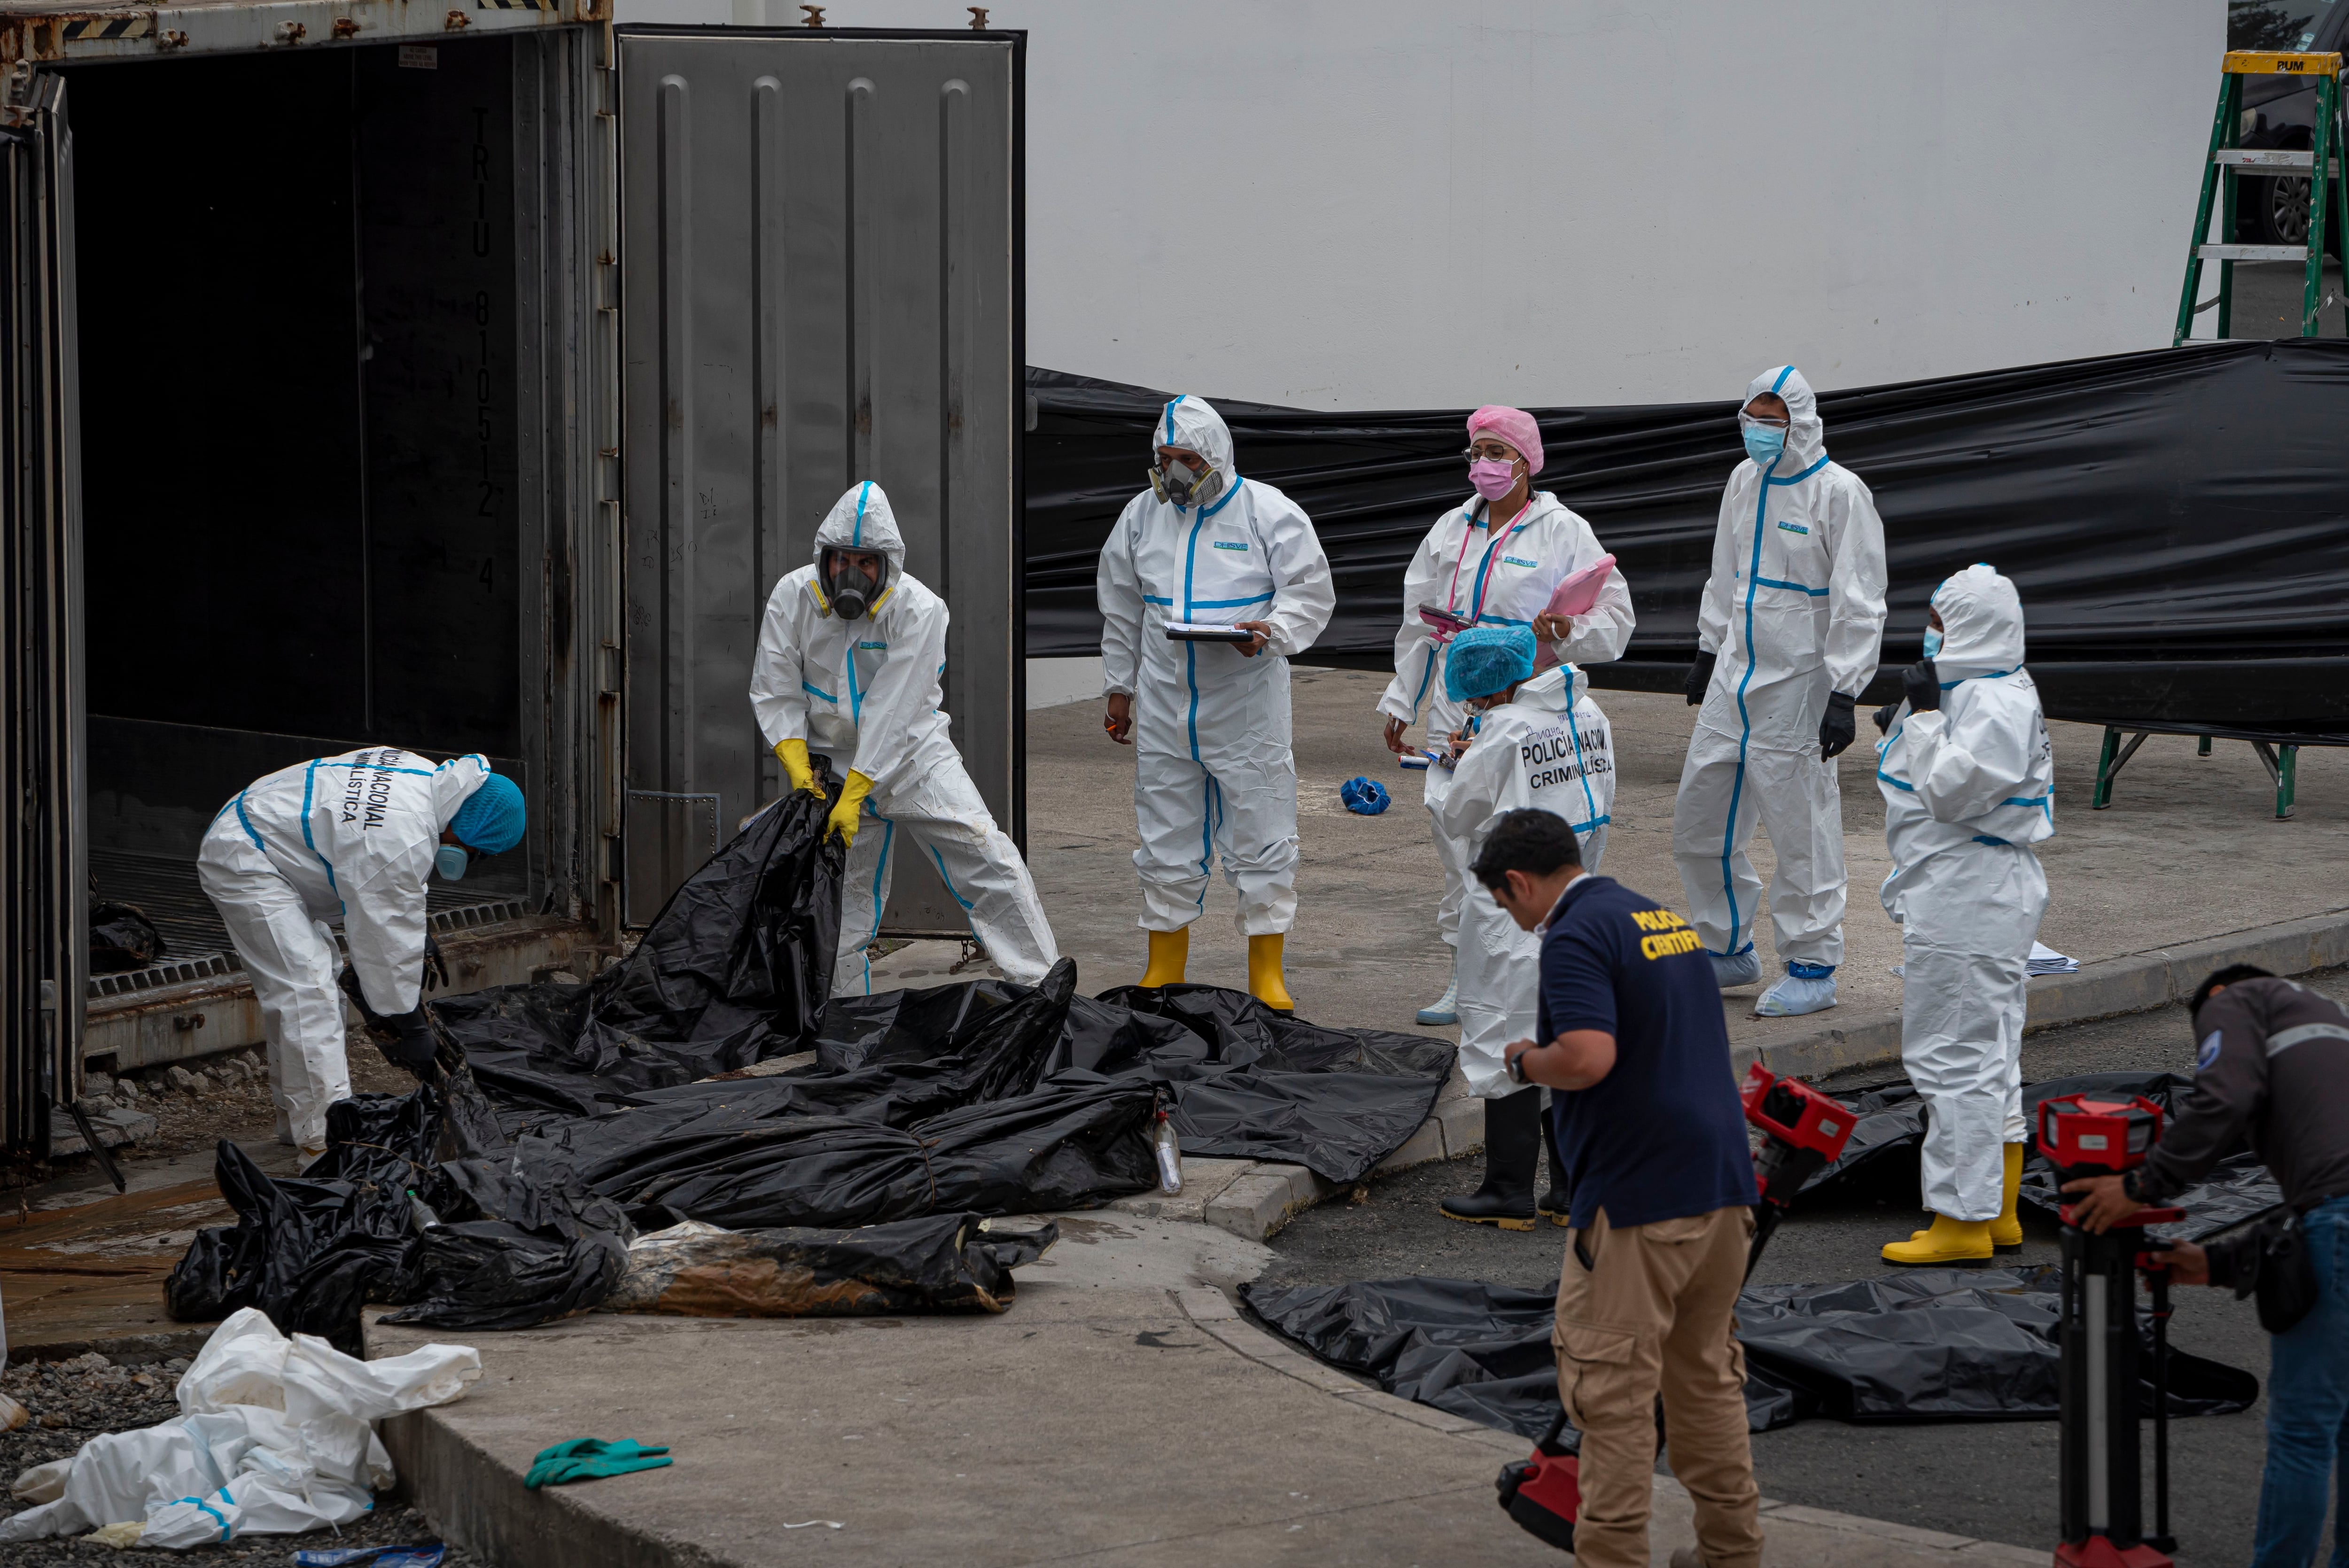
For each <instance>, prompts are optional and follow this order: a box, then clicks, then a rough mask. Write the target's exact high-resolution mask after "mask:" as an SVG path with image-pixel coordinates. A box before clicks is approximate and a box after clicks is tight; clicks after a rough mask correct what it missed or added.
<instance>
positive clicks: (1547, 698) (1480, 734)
mask: <svg viewBox="0 0 2349 1568" xmlns="http://www.w3.org/2000/svg"><path fill="white" fill-rule="evenodd" d="M1614 804H1615V744H1614V738H1613V736H1612V734H1611V733H1610V732H1609V728H1608V725H1607V716H1606V715H1605V714H1603V713H1601V712H1599V705H1598V704H1597V703H1595V702H1593V701H1592V700H1591V699H1590V696H1589V682H1588V679H1586V678H1585V676H1583V674H1582V672H1581V671H1580V670H1579V669H1578V668H1576V667H1575V666H1574V665H1566V666H1564V667H1563V668H1559V669H1551V670H1545V671H1544V672H1543V673H1542V674H1540V675H1537V676H1534V678H1533V679H1531V680H1529V681H1527V682H1526V683H1525V684H1524V685H1523V686H1519V687H1518V688H1517V692H1516V696H1515V697H1514V698H1513V699H1512V700H1510V701H1508V702H1506V703H1503V704H1502V705H1501V706H1499V707H1495V708H1489V709H1487V710H1486V711H1485V713H1484V715H1483V716H1482V718H1481V720H1480V722H1479V724H1478V726H1477V729H1476V735H1475V739H1474V740H1473V741H1471V742H1470V743H1469V747H1468V750H1467V753H1466V754H1465V755H1464V756H1463V757H1462V758H1460V766H1459V768H1458V769H1455V770H1454V773H1453V775H1452V787H1451V789H1449V790H1447V791H1446V792H1445V793H1444V796H1443V798H1442V799H1440V800H1439V801H1438V802H1437V803H1436V805H1435V806H1434V808H1433V810H1434V813H1435V827H1436V831H1437V833H1438V834H1440V835H1442V836H1444V837H1447V838H1450V839H1452V840H1453V841H1455V842H1457V843H1459V844H1461V845H1463V846H1464V848H1465V850H1466V862H1473V861H1475V858H1476V852H1477V851H1479V850H1481V849H1482V848H1483V847H1484V844H1485V834H1486V833H1488V832H1490V831H1491V830H1492V826H1493V823H1494V821H1495V819H1497V818H1498V817H1499V816H1500V815H1501V813H1502V812H1504V811H1515V810H1520V809H1522V808H1527V807H1530V808H1532V809H1534V810H1542V811H1548V812H1550V813H1551V814H1552V815H1554V816H1558V817H1563V818H1565V819H1566V820H1567V822H1568V825H1570V826H1571V827H1572V828H1573V829H1574V837H1575V840H1576V841H1577V843H1578V844H1579V845H1580V847H1581V850H1582V863H1583V865H1584V866H1585V867H1587V868H1588V870H1590V871H1593V872H1596V871H1597V870H1598V869H1599V857H1600V856H1601V855H1603V854H1604V853H1605V852H1606V849H1607V823H1608V819H1609V813H1610V812H1611V811H1612V810H1613V809H1614ZM1456 963H1457V965H1458V968H1457V970H1456V971H1455V973H1456V974H1457V975H1458V978H1459V983H1460V996H1459V1007H1460V1073H1461V1076H1462V1077H1463V1078H1465V1079H1466V1080H1467V1082H1468V1089H1469V1092H1470V1093H1472V1094H1475V1095H1479V1096H1482V1097H1483V1098H1485V1099H1499V1098H1501V1097H1502V1096H1504V1095H1508V1094H1514V1093H1516V1091H1517V1090H1518V1089H1519V1088H1522V1087H1523V1086H1522V1085H1519V1084H1514V1083H1511V1082H1510V1081H1509V1075H1508V1069H1507V1065H1506V1062H1505V1060H1504V1059H1503V1056H1502V1053H1503V1051H1504V1049H1505V1048H1506V1047H1507V1046H1508V1044H1509V1042H1510V1041H1512V1040H1529V1039H1532V1038H1533V1037H1534V1027H1535V1015H1536V1011H1537V1006H1538V1004H1539V1001H1540V991H1541V938H1540V937H1538V936H1537V935H1535V934H1533V933H1532V932H1530V931H1521V930H1519V929H1518V928H1517V923H1516V921H1515V920H1513V919H1511V918H1510V917H1509V914H1508V913H1507V912H1506V910H1504V909H1502V908H1501V906H1500V905H1499V904H1497V903H1494V902H1493V896H1492V894H1490V893H1489V892H1485V890H1484V889H1483V888H1481V887H1480V888H1478V889H1477V890H1476V891H1475V892H1472V893H1470V894H1469V895H1468V898H1467V901H1466V903H1464V905H1463V906H1462V908H1461V912H1460V944H1459V953H1458V955H1457V959H1456Z"/></svg>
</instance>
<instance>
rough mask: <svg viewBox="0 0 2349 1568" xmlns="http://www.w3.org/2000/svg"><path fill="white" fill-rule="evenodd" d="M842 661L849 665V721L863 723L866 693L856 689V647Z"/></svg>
mask: <svg viewBox="0 0 2349 1568" xmlns="http://www.w3.org/2000/svg"><path fill="white" fill-rule="evenodd" d="M840 662H841V663H842V664H843V665H847V666H848V718H849V722H850V723H852V724H862V723H863V722H864V693H863V692H861V691H858V690H857V689H856V650H855V649H854V647H852V648H850V649H848V650H847V654H846V656H845V657H843V659H842V660H841V661H840ZM801 684H802V685H805V684H806V683H805V682H802V683H801Z"/></svg>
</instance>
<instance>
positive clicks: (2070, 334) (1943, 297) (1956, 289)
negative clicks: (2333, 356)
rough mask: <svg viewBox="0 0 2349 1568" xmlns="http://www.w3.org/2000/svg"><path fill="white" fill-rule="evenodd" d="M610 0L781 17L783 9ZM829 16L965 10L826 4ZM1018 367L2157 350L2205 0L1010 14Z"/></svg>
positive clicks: (1369, 387)
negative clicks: (1017, 172)
mask: <svg viewBox="0 0 2349 1568" xmlns="http://www.w3.org/2000/svg"><path fill="white" fill-rule="evenodd" d="M617 3H618V15H619V19H620V20H622V21H624V22H626V21H671V22H729V21H737V20H740V21H746V22H760V21H772V22H775V23H779V24H780V23H786V22H788V23H793V24H795V23H797V22H798V21H799V19H800V12H799V7H798V6H797V5H795V4H784V3H783V0H617ZM824 10H825V18H826V21H827V23H828V24H829V25H831V26H922V27H930V28H938V27H960V26H968V20H969V18H968V10H967V8H966V7H965V6H964V5H949V4H946V3H945V0H830V3H828V4H827V5H825V7H824ZM989 11H990V15H991V20H992V24H993V25H994V26H1000V27H1023V28H1026V29H1028V31H1029V57H1028V58H1029V88H1028V177H1029V185H1028V191H1029V198H1028V225H1029V226H1028V239H1029V248H1028V284H1029V316H1028V358H1029V362H1030V364H1034V365H1041V366H1051V367H1052V368H1055V369H1060V370H1069V371H1075V372H1079V373H1081V374H1085V375H1092V376H1101V377H1110V378H1112V379H1115V380H1121V381H1132V382H1139V383H1143V384H1145V385H1148V386H1154V387H1168V388H1177V389H1179V388H1186V387H1187V388H1191V389H1195V390H1197V391H1202V392H1206V393H1210V394H1222V395H1225V396H1227V397H1247V398H1256V399H1261V400H1264V401H1268V402H1275V403H1292V404H1299V405H1305V406H1313V407H1353V408H1371V407H1444V406H1447V405H1454V406H1457V405H1469V404H1475V403H1480V402H1511V403H1519V404H1576V403H1583V404H1594V403H1617V402H1627V403H1628V402H1656V401H1670V400H1676V399H1682V398H1700V397H1708V398H1712V397H1733V396H1735V395H1737V394H1738V393H1740V392H1742V391H1743V389H1744V385H1745V382H1746V381H1747V379H1748V378H1749V377H1752V376H1753V375H1754V374H1755V373H1756V372H1757V371H1759V370H1761V369H1762V368H1764V366H1770V365H1775V364H1779V363H1783V362H1785V361H1786V360H1789V359H1791V360H1793V361H1794V362H1795V364H1797V365H1799V366H1802V367H1803V369H1804V372H1805V373H1806V375H1807V376H1808V377H1810V379H1811V381H1812V382H1813V384H1814V385H1816V386H1818V387H1850V386H1857V385H1864V384H1868V383H1871V382H1882V381H1893V380H1902V379H1907V378H1909V377H1925V376H1940V375H1949V374H1953V373H1959V372H1964V371H1969V370H1980V369H1988V368H1993V367H1997V366H2009V365H2018V364H2027V363H2032V362H2035V361H2042V360H2052V359H2062V358H2067V357H2072V356H2081V355H2092V354H2108V353H2115V352H2119V351H2122V350H2127V349H2136V348H2148V347H2154V346H2161V345H2165V344H2167V343H2168V341H2169V332H2170V324H2171V320H2172V317H2173V316H2174V315H2175V312H2176V310H2177V301H2178V284H2179V282H2180V278H2181V273H2182V271H2183V266H2184V252H2185V241H2186V235H2187V231H2188V230H2189V228H2190V227H2191V225H2192V214H2193V205H2194V200H2195V190H2196V181H2197V178H2198V175H2199V160H2200V158H2201V156H2202V152H2203V149H2204V146H2205V144H2206V141H2207V138H2208V136H2209V113H2210V108H2209V106H2210V103H2211V101H2212V98H2213V97H2214V95H2215V94H2216V92H2217V88H2218V66H2219V56H2220V52H2221V50H2222V49H2223V48H2224V46H2225V35H2226V8H2225V5H2224V4H2223V3H2222V0H1764V3H1756V0H1676V3H1672V4H1662V3H1657V0H1546V3H1545V0H1185V3H1182V4H1175V5H1165V4H1157V3H1154V0H1004V3H1002V4H998V5H992V6H990V7H989Z"/></svg>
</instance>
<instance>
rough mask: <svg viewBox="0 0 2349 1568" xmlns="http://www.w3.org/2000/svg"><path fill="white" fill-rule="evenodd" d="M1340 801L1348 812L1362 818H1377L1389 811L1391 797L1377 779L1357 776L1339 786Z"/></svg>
mask: <svg viewBox="0 0 2349 1568" xmlns="http://www.w3.org/2000/svg"><path fill="white" fill-rule="evenodd" d="M1338 799H1340V800H1342V801H1344V802H1345V803H1346V810H1349V811H1351V812H1353V813H1354V814H1355V815H1357V816H1361V817H1375V816H1377V815H1378V814H1379V813H1380V812H1381V811H1383V810H1386V809H1387V803H1388V801H1389V799H1390V797H1389V796H1388V794H1387V787H1386V786H1385V785H1383V784H1381V783H1380V782H1379V781H1378V780H1377V779H1369V778H1364V777H1361V776H1360V775H1357V776H1356V777H1354V778H1351V779H1347V780H1346V781H1345V782H1344V783H1343V784H1340V785H1339V786H1338Z"/></svg>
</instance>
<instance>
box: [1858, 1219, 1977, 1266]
mask: <svg viewBox="0 0 2349 1568" xmlns="http://www.w3.org/2000/svg"><path fill="white" fill-rule="evenodd" d="M1990 1260H1991V1244H1990V1222H1989V1221H1988V1220H1952V1219H1951V1218H1950V1217H1949V1216H1948V1215H1947V1214H1936V1215H1934V1216H1933V1223H1932V1226H1931V1228H1930V1229H1928V1230H1926V1231H1925V1232H1923V1233H1921V1234H1919V1235H1915V1236H1911V1237H1910V1238H1909V1240H1907V1241H1905V1242H1890V1243H1886V1245H1885V1248H1884V1261H1885V1262H1886V1263H1888V1264H1902V1265H1903V1266H1905V1267H1909V1268H1947V1267H1949V1266H1951V1265H1952V1264H1955V1265H1957V1266H1959V1267H1964V1266H1967V1265H1969V1264H1986V1263H1988V1262H1990Z"/></svg>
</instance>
